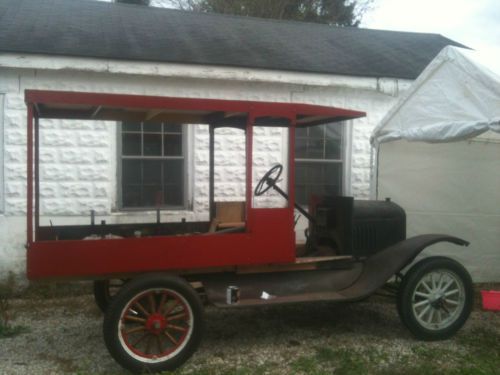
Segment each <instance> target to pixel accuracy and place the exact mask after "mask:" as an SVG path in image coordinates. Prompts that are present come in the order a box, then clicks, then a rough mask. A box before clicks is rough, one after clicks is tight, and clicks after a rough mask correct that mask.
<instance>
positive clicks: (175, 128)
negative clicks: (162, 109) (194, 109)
mask: <svg viewBox="0 0 500 375" xmlns="http://www.w3.org/2000/svg"><path fill="white" fill-rule="evenodd" d="M164 132H165V133H182V125H180V124H165V130H164Z"/></svg>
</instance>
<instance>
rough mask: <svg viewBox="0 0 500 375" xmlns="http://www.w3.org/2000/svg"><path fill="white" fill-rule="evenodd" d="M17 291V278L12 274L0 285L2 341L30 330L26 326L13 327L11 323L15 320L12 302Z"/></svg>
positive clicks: (0, 336)
mask: <svg viewBox="0 0 500 375" xmlns="http://www.w3.org/2000/svg"><path fill="white" fill-rule="evenodd" d="M15 290H16V285H15V277H14V275H13V274H12V273H10V274H9V276H8V277H7V279H6V280H5V281H4V282H2V283H0V339H2V338H9V337H14V336H17V335H19V334H21V333H24V332H28V328H27V327H24V326H19V325H15V326H13V325H12V324H11V323H10V322H11V320H12V318H13V312H12V309H11V304H10V301H11V299H12V297H13V296H14V291H15Z"/></svg>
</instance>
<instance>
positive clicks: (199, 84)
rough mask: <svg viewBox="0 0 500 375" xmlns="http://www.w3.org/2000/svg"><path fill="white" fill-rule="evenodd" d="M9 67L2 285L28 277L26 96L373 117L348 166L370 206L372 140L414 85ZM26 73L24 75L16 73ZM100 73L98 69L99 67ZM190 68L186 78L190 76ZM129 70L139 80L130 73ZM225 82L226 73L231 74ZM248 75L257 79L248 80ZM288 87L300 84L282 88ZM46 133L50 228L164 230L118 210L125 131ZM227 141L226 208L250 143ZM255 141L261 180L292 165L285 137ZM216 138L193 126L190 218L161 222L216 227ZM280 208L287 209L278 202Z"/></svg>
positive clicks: (50, 125) (43, 156) (5, 69)
mask: <svg viewBox="0 0 500 375" xmlns="http://www.w3.org/2000/svg"><path fill="white" fill-rule="evenodd" d="M4 57H5V56H0V95H2V94H3V97H4V111H3V114H1V115H3V120H4V121H3V127H4V142H3V154H4V163H3V168H4V169H3V171H4V184H3V185H4V186H3V191H4V198H3V207H4V209H3V212H2V213H1V214H0V221H1V222H0V224H1V228H2V230H1V232H0V278H1V277H4V276H5V275H6V274H7V271H9V270H12V271H14V272H15V273H18V274H22V273H24V259H25V250H24V243H25V238H26V230H25V210H26V188H25V185H26V107H25V104H24V100H23V95H24V90H26V89H49V90H67V91H87V92H109V93H126V94H145V95H159V96H181V97H203V98H220V99H236V100H237V99H241V100H262V101H280V102H291V101H292V102H304V103H311V104H321V105H333V106H341V107H347V108H351V109H357V110H364V111H366V112H367V117H366V118H364V119H360V120H355V121H354V122H353V124H352V126H353V127H352V145H351V149H352V156H351V154H348V155H347V156H346V157H347V159H348V164H349V162H350V163H351V167H352V168H351V171H352V173H351V175H350V181H348V182H347V185H348V186H350V190H351V192H352V194H353V195H355V196H356V197H358V198H368V197H369V175H370V148H369V143H368V137H369V134H370V132H371V130H372V129H373V127H374V126H375V124H376V123H377V121H378V120H379V119H380V118H381V117H382V116H383V115H384V114H385V112H386V111H387V110H388V109H389V107H390V106H391V105H392V104H393V103H394V101H395V100H396V96H397V95H398V93H399V91H398V90H399V88H401V87H406V86H407V82H397V81H395V80H383V79H379V80H375V79H366V80H363V79H360V78H352V80H349V77H339V78H338V82H340V83H339V84H338V85H336V84H331V83H330V80H333V81H335V80H334V78H335V77H333V78H332V77H326V78H325V79H319V77H318V76H315V75H302V74H299V73H297V74H293V73H285V72H283V74H282V75H281V74H280V73H279V72H274V73H275V74H276V75H273V74H271V73H272V72H271V73H270V72H258V71H250V70H245V69H232V71H231V72H229V73H228V76H224V74H213V75H212V76H210V75H207V73H206V72H211V73H213V71H215V70H214V69H213V68H210V69H205V70H203V72H204V74H205V75H204V76H203V77H201V78H199V79H197V78H195V77H181V76H179V75H181V73H179V72H180V70H175V66H168V65H167V66H164V67H159V68H158V69H156V70H154V71H156V72H158V71H162V72H163V73H162V74H161V75H156V76H154V75H153V73H151V71H152V70H151V66H152V64H144V69H143V70H141V68H142V66H141V64H133V63H130V64H129V65H130V66H129V67H128V66H127V65H126V63H124V62H122V63H121V68H120V69H121V70H122V72H117V73H115V72H112V69H110V68H112V67H113V66H114V65H113V63H110V62H107V67H108V69H107V70H106V71H104V72H92V71H90V70H91V69H92V67H93V66H94V65H93V64H92V62H90V63H89V62H88V61H86V62H85V61H84V62H81V63H80V62H79V63H75V64H73V62H74V61H75V60H74V59H64V58H48V59H46V60H44V61H46V62H47V65H46V66H40V67H39V68H38V69H32V68H29V67H27V66H26V64H28V65H29V64H32V63H33V62H34V61H37V63H38V64H40V61H43V60H40V61H38V60H36V58H35V57H33V58H32V59H30V58H29V57H22V58H19V57H14V59H13V60H12V56H7V57H8V58H4ZM9 58H10V59H11V60H9ZM9 61H10V62H9ZM23 64H25V68H23V69H19V68H13V67H9V66H23ZM79 64H80V65H79ZM82 64H83V65H85V64H87V65H88V66H89V67H88V68H85V69H83V68H82V69H80V68H75V66H76V67H78V66H83V65H82ZM117 65H118V64H117ZM61 66H62V67H61ZM95 66H98V61H96V64H95ZM182 68H183V69H185V70H186V67H182ZM78 69H80V70H78ZM162 69H163V70H162ZM197 69H200V68H199V67H198V68H197ZM110 70H111V71H110ZM127 70H129V71H132V72H134V74H126V73H123V71H127ZM193 71H195V69H194V70H193ZM225 72H226V73H227V70H225ZM246 72H247V73H248V74H245V73H246ZM169 73H171V76H169ZM261 73H262V74H261ZM182 74H184V73H182ZM266 74H267V75H266ZM228 77H236V78H237V79H230V78H228ZM247 77H255V78H252V79H249V78H247ZM266 77H267V78H266ZM269 77H274V78H275V77H278V79H279V80H281V81H278V82H276V80H274V82H267V81H273V79H269ZM284 77H285V78H284ZM287 77H289V78H287ZM286 79H290V81H292V82H294V83H286V82H283V80H286ZM308 81H310V82H311V84H310V85H308V84H305V83H304V82H308ZM333 81H332V82H333ZM296 82H301V83H300V84H298V83H296ZM349 86H352V87H349ZM41 129H42V130H41V152H40V160H41V170H40V171H41V188H40V191H41V197H42V201H41V213H42V218H41V223H42V224H49V220H51V221H52V223H53V224H54V225H57V224H62V223H64V224H70V223H87V222H89V217H88V215H89V211H90V210H91V209H94V210H96V211H97V214H98V215H99V216H98V219H99V220H101V219H104V220H106V221H107V222H109V223H111V222H131V221H137V220H141V221H154V220H155V213H154V212H148V213H144V212H142V213H135V214H126V215H125V214H124V213H122V212H119V211H117V210H116V200H117V176H116V159H117V151H116V147H117V129H116V125H115V124H114V123H109V122H108V123H105V122H83V121H71V122H68V121H58V120H43V121H41ZM219 131H220V132H221V133H223V134H222V135H221V136H220V137H219V138H218V140H217V145H216V147H219V148H220V149H224V150H225V151H224V152H218V153H216V163H217V164H218V165H219V166H218V167H217V169H216V181H217V189H216V196H217V198H218V199H220V200H223V199H235V198H236V199H243V196H244V183H243V182H244V169H243V167H242V166H243V160H244V139H243V136H242V135H241V134H240V133H238V131H234V130H219ZM256 132H257V133H258V134H257V135H256V143H255V147H256V148H255V158H254V159H255V160H254V164H255V169H254V170H255V173H254V180H255V179H258V178H259V177H260V176H261V175H262V174H263V173H264V172H265V171H266V170H267V169H268V168H269V167H270V166H271V165H272V164H273V163H275V162H283V161H284V158H285V157H286V146H285V147H284V145H285V144H286V143H284V140H285V139H286V134H284V133H285V132H284V131H282V130H280V129H271V128H267V129H265V130H264V129H257V130H256ZM207 134H208V131H207V128H206V127H203V126H192V127H190V130H189V132H188V139H189V149H190V150H195V151H194V152H190V153H188V158H187V160H186V162H187V163H188V165H189V166H190V167H189V168H188V169H187V170H188V173H189V176H188V179H189V180H190V182H191V183H190V189H191V191H189V192H188V194H189V197H190V201H191V207H190V208H189V209H187V210H185V211H169V212H163V213H162V216H163V217H162V220H166V221H173V220H180V219H181V218H186V219H187V220H195V219H196V220H199V219H204V218H206V217H207V206H208V197H207V196H208V187H207V181H208V178H207V176H208V151H207V148H208V139H207ZM80 151H83V152H80ZM0 197H2V195H0ZM272 204H279V202H278V201H277V200H276V201H274V202H272ZM0 207H2V205H0ZM301 225H302V226H303V224H301ZM301 225H299V227H300V226H301ZM300 233H301V231H298V234H299V235H298V237H300Z"/></svg>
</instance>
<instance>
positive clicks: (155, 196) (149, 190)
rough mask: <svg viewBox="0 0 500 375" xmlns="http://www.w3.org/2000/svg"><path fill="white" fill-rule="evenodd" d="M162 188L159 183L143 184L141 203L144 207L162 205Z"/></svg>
mask: <svg viewBox="0 0 500 375" xmlns="http://www.w3.org/2000/svg"><path fill="white" fill-rule="evenodd" d="M164 204H165V203H164V201H163V189H162V187H161V185H144V186H143V188H142V205H143V206H146V207H159V206H163V205H164Z"/></svg>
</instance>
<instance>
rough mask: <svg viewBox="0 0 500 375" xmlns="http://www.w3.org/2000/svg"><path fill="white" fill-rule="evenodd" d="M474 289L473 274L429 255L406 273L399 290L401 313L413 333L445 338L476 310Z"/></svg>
mask: <svg viewBox="0 0 500 375" xmlns="http://www.w3.org/2000/svg"><path fill="white" fill-rule="evenodd" d="M473 299H474V291H473V286H472V280H471V277H470V275H469V273H468V272H467V271H466V270H465V268H464V267H463V266H462V265H461V264H460V263H458V262H456V261H454V260H452V259H449V258H444V257H432V258H427V259H424V260H422V261H420V262H419V263H417V264H415V265H414V266H413V267H412V268H411V269H410V270H409V271H408V272H407V273H406V275H405V276H404V278H403V281H402V283H401V285H400V289H399V292H398V301H397V303H398V313H399V315H400V317H401V320H402V321H403V323H404V324H405V326H406V327H407V328H408V329H409V330H410V331H411V333H413V335H414V336H415V337H417V338H419V339H422V340H429V341H430V340H444V339H447V338H449V337H451V336H452V335H454V334H455V333H456V332H457V331H458V330H459V329H460V328H461V327H462V326H463V325H464V324H465V322H466V321H467V318H468V317H469V314H470V312H471V310H472V305H473Z"/></svg>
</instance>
